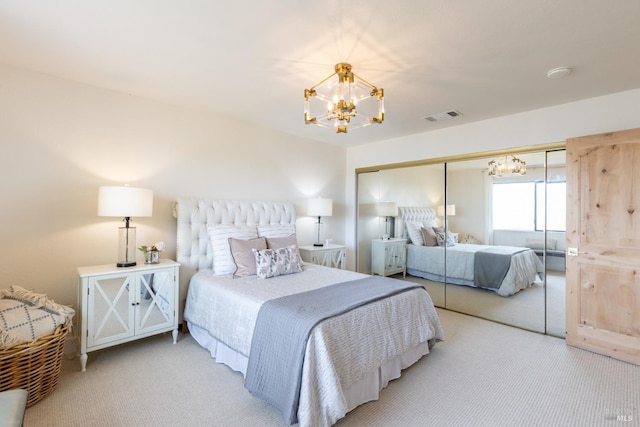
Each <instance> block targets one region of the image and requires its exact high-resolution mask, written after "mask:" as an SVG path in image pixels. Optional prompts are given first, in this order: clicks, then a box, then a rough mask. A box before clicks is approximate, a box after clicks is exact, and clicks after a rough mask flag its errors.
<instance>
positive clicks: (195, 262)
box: [175, 198, 296, 283]
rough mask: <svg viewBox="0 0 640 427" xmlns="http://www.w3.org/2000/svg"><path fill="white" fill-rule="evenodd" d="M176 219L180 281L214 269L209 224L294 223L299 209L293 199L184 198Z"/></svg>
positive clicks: (179, 203)
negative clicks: (286, 200)
mask: <svg viewBox="0 0 640 427" xmlns="http://www.w3.org/2000/svg"><path fill="white" fill-rule="evenodd" d="M175 216H176V218H177V222H178V224H177V235H178V236H177V241H176V258H177V261H178V262H179V263H180V264H181V266H182V268H181V273H180V278H181V281H182V280H184V281H185V282H186V283H188V281H189V280H190V279H191V276H192V275H193V274H195V272H196V271H198V270H202V269H212V268H213V249H212V247H211V242H210V241H209V232H208V230H207V225H208V224H236V225H245V224H249V225H251V224H256V225H268V224H271V225H276V224H283V225H295V223H296V209H295V207H294V205H293V203H290V202H259V201H243V200H207V199H194V198H181V199H178V202H177V203H176V205H175Z"/></svg>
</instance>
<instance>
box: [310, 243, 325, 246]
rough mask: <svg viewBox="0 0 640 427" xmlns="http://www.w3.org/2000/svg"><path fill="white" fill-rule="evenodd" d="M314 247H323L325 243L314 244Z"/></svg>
mask: <svg viewBox="0 0 640 427" xmlns="http://www.w3.org/2000/svg"><path fill="white" fill-rule="evenodd" d="M313 246H316V247H322V246H324V243H314V244H313Z"/></svg>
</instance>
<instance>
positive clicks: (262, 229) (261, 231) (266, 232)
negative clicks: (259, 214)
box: [258, 224, 296, 237]
mask: <svg viewBox="0 0 640 427" xmlns="http://www.w3.org/2000/svg"><path fill="white" fill-rule="evenodd" d="M292 234H296V226H295V225H292V224H270V225H259V226H258V236H260V237H287V236H291V235H292Z"/></svg>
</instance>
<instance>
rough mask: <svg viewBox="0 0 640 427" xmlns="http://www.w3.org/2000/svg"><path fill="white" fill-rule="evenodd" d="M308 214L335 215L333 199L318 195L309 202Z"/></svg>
mask: <svg viewBox="0 0 640 427" xmlns="http://www.w3.org/2000/svg"><path fill="white" fill-rule="evenodd" d="M307 215H309V216H331V215H333V200H331V199H325V198H322V197H316V198H313V199H309V200H308V202H307Z"/></svg>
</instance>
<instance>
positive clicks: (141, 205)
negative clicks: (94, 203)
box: [98, 186, 153, 218]
mask: <svg viewBox="0 0 640 427" xmlns="http://www.w3.org/2000/svg"><path fill="white" fill-rule="evenodd" d="M152 214H153V191H152V190H148V189H146V188H138V187H127V186H105V187H100V188H99V189H98V216H115V217H122V218H127V217H145V216H151V215H152Z"/></svg>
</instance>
